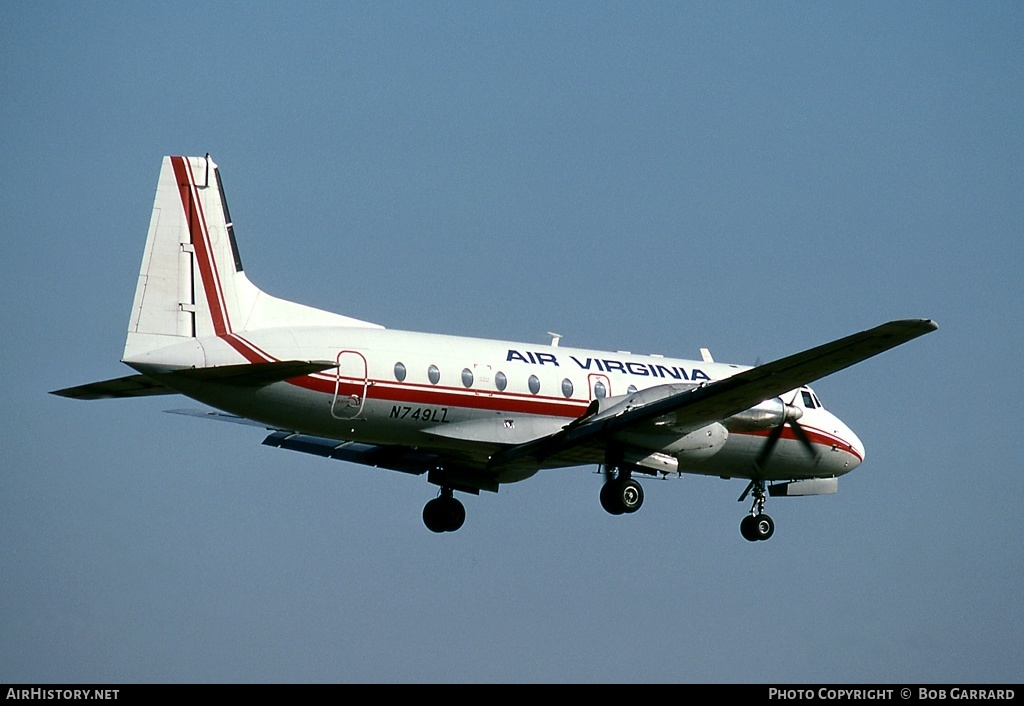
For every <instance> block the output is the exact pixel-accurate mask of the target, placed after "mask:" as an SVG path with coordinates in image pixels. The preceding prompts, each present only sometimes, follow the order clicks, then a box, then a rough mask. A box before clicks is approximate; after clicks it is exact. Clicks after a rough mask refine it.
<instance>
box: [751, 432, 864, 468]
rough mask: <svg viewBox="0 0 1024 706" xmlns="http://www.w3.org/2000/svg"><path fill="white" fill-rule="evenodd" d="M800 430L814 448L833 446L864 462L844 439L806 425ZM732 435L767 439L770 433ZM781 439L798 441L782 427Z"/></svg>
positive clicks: (793, 434) (792, 433)
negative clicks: (805, 434) (804, 433)
mask: <svg viewBox="0 0 1024 706" xmlns="http://www.w3.org/2000/svg"><path fill="white" fill-rule="evenodd" d="M800 428H801V429H803V430H804V432H806V433H807V438H808V439H810V441H811V443H812V444H814V445H816V446H824V447H826V448H832V447H833V446H835V447H836V448H839V449H840V450H842V451H845V452H846V453H848V454H851V455H853V456H855V457H856V458H857V460H858V461H863V460H864V459H863V458H862V457H861V455H860V454H859V453H857V450H856V449H855V448H853V446H851V445H850V443H849V442H847V441H846V440H845V439H842V438H840V437H838V436H836V435H834V434H829V433H828V432H824V431H820V430H818V429H814V428H811V427H809V426H807V425H806V424H801V425H800ZM733 433H736V434H746V435H747V436H764V437H767V436H768V435H769V434H770V433H771V431H770V430H769V431H741V432H733ZM781 438H783V439H791V440H793V441H799V439H798V438H797V436H796V434H795V433H794V432H793V431H792V430H791V429H790V428H789V427H784V428H783V429H782V434H781Z"/></svg>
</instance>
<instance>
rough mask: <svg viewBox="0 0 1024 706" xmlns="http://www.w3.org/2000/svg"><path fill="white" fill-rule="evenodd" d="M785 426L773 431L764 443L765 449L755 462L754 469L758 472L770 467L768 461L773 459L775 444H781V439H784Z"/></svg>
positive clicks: (781, 425)
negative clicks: (783, 429) (783, 428)
mask: <svg viewBox="0 0 1024 706" xmlns="http://www.w3.org/2000/svg"><path fill="white" fill-rule="evenodd" d="M783 426H785V425H784V424H780V425H779V426H777V427H775V428H774V429H772V430H771V433H770V434H768V438H767V439H766V440H765V442H764V448H763V449H761V453H759V454H758V455H757V460H756V461H754V467H755V468H757V470H758V471H760V470H762V469H764V467H765V466H766V465H768V459H769V458H771V455H772V452H773V451H774V450H775V444H777V443H779V439H780V438H781V437H782V427H783Z"/></svg>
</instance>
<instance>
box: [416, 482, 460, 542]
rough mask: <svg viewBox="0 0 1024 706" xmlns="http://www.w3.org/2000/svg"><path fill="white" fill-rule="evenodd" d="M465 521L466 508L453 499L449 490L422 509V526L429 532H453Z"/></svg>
mask: <svg viewBox="0 0 1024 706" xmlns="http://www.w3.org/2000/svg"><path fill="white" fill-rule="evenodd" d="M465 521H466V508H465V507H463V505H462V503H460V502H459V501H458V500H456V499H455V494H454V492H453V491H452V489H451V488H441V493H440V494H439V495H438V496H437V497H436V498H434V499H433V500H431V501H430V502H428V503H427V504H426V505H425V506H424V508H423V524H425V525H426V526H427V529H428V530H430V531H431V532H454V531H455V530H457V529H459V528H460V527H462V523H463V522H465Z"/></svg>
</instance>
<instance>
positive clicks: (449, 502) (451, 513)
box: [444, 498, 466, 532]
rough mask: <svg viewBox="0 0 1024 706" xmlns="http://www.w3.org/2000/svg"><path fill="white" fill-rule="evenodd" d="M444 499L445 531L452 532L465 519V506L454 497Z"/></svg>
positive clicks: (460, 525)
mask: <svg viewBox="0 0 1024 706" xmlns="http://www.w3.org/2000/svg"><path fill="white" fill-rule="evenodd" d="M444 500H445V503H444V516H445V517H444V519H445V531H446V532H454V531H455V530H457V529H459V528H460V527H462V524H463V523H464V522H465V521H466V508H465V506H464V505H463V504H462V503H460V502H459V501H458V500H456V499H455V498H445V499H444Z"/></svg>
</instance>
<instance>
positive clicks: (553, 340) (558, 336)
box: [548, 331, 562, 348]
mask: <svg viewBox="0 0 1024 706" xmlns="http://www.w3.org/2000/svg"><path fill="white" fill-rule="evenodd" d="M548 335H549V336H551V347H552V348H558V342H559V341H560V340H561V339H562V334H560V333H552V332H551V331H548Z"/></svg>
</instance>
